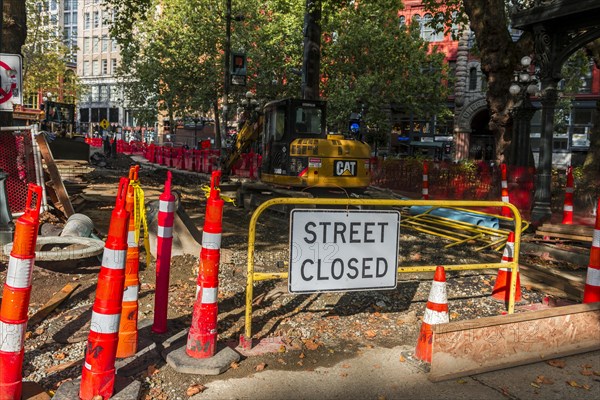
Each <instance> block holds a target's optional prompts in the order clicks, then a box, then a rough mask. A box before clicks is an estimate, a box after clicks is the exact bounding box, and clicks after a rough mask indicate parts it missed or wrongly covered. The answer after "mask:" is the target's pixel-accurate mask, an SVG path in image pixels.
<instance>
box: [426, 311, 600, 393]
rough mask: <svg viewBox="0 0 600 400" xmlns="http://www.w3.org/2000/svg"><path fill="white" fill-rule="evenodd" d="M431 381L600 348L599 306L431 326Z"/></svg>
mask: <svg viewBox="0 0 600 400" xmlns="http://www.w3.org/2000/svg"><path fill="white" fill-rule="evenodd" d="M432 330H433V348H432V358H431V372H430V373H429V379H430V380H431V381H434V382H437V381H443V380H447V379H453V378H457V377H461V376H467V375H474V374H480V373H483V372H488V371H495V370H498V369H503V368H509V367H514V366H517V365H524V364H530V363H534V362H538V361H543V360H547V359H552V358H556V357H564V356H568V355H573V354H579V353H584V352H587V351H593V350H598V349H600V303H591V304H577V305H573V306H564V307H555V308H549V309H546V310H540V311H529V312H524V313H518V314H510V315H499V316H495V317H484V318H479V319H476V320H469V321H459V322H452V323H449V324H439V325H434V326H433V327H432Z"/></svg>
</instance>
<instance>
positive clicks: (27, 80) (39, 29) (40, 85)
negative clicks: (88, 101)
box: [21, 0, 82, 99]
mask: <svg viewBox="0 0 600 400" xmlns="http://www.w3.org/2000/svg"><path fill="white" fill-rule="evenodd" d="M39 4H40V3H39V2H38V1H35V0H27V2H26V6H27V27H28V34H27V40H26V41H25V43H24V45H23V47H22V49H21V50H22V53H23V86H24V91H25V92H26V93H37V92H38V90H43V91H44V92H46V91H49V92H52V93H53V94H54V95H58V94H59V92H62V93H65V94H68V95H69V97H71V98H73V99H75V98H78V97H79V94H80V93H81V90H82V89H81V88H82V86H81V84H80V82H79V79H78V78H77V76H76V75H75V74H74V73H73V72H72V70H69V69H68V68H67V63H68V60H69V57H70V56H69V48H68V47H67V46H65V45H64V44H63V42H62V38H61V34H62V32H61V31H60V30H59V28H58V26H56V27H51V25H50V20H49V16H48V15H47V14H45V13H43V12H42V11H43V10H42V8H41V7H40V6H39ZM55 99H57V98H56V97H55Z"/></svg>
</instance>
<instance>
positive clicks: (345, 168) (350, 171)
mask: <svg viewBox="0 0 600 400" xmlns="http://www.w3.org/2000/svg"><path fill="white" fill-rule="evenodd" d="M356 172H357V169H356V161H354V160H352V161H350V160H335V162H334V169H333V174H334V176H356Z"/></svg>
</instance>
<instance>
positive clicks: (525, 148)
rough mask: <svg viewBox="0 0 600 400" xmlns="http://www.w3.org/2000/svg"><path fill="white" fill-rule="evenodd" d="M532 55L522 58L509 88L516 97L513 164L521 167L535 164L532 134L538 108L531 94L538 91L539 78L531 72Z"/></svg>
mask: <svg viewBox="0 0 600 400" xmlns="http://www.w3.org/2000/svg"><path fill="white" fill-rule="evenodd" d="M530 66H531V57H529V56H525V57H523V58H521V69H519V70H517V71H515V73H514V80H513V83H512V84H511V85H510V87H509V88H508V91H509V92H510V94H511V95H512V96H513V97H514V98H515V106H514V107H513V109H512V111H511V115H512V118H513V142H514V143H513V145H512V146H511V147H512V152H511V164H512V165H515V166H519V167H530V166H533V157H532V154H531V144H530V142H531V141H530V134H531V118H532V117H533V114H534V113H535V111H536V110H537V109H536V108H535V107H534V106H533V104H532V103H531V100H530V96H531V95H535V94H536V93H537V92H538V86H537V84H538V80H537V77H536V76H535V74H532V73H530Z"/></svg>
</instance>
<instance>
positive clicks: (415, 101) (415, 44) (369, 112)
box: [322, 0, 447, 146]
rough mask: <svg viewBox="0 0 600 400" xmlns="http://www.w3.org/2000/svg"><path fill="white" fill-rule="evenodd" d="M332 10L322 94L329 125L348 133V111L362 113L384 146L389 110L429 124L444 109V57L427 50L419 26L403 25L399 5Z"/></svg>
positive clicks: (391, 1)
mask: <svg viewBox="0 0 600 400" xmlns="http://www.w3.org/2000/svg"><path fill="white" fill-rule="evenodd" d="M346 3H347V4H346V6H342V7H339V8H338V9H335V10H333V12H332V10H328V11H329V12H328V13H327V14H325V18H324V19H325V22H324V23H323V31H324V32H325V35H326V39H325V40H324V41H323V42H324V44H323V60H322V66H323V67H322V70H323V72H324V76H325V79H324V84H323V93H324V95H325V97H326V98H327V99H328V100H329V121H330V124H331V125H332V126H334V127H335V128H336V129H337V130H344V131H345V130H346V129H347V126H346V125H347V121H348V118H349V116H350V112H352V111H355V112H361V114H362V117H363V125H365V126H366V127H368V129H367V140H368V141H369V142H370V143H372V144H374V145H376V146H377V145H379V144H384V143H386V142H387V140H388V138H389V133H390V131H391V118H390V105H398V106H400V107H402V109H403V110H405V112H406V113H413V115H415V116H417V117H422V118H423V119H429V118H430V117H433V116H434V115H437V114H439V113H441V112H442V111H443V110H444V109H445V108H446V107H445V100H446V96H447V91H446V86H445V85H443V84H441V82H442V79H444V77H445V75H446V71H445V69H444V66H443V58H444V56H443V54H441V53H438V52H437V51H435V50H433V51H431V52H430V51H429V43H428V42H425V41H424V40H422V39H421V38H420V37H419V30H418V29H416V27H415V26H413V27H410V28H409V29H406V28H405V27H400V26H399V21H398V14H397V10H399V9H400V8H401V7H402V4H401V2H400V1H395V0H386V1H379V2H365V3H361V4H360V5H359V6H356V7H354V6H353V2H346Z"/></svg>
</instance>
